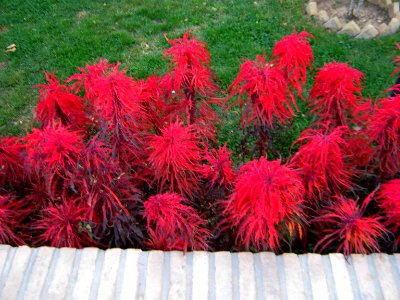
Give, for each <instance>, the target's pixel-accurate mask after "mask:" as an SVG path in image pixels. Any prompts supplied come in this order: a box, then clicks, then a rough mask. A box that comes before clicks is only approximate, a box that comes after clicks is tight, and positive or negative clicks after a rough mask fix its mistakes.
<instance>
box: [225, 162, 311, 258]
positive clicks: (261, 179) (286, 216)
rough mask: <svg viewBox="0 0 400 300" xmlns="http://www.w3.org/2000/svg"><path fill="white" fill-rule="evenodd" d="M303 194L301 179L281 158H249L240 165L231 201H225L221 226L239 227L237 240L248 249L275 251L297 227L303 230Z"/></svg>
mask: <svg viewBox="0 0 400 300" xmlns="http://www.w3.org/2000/svg"><path fill="white" fill-rule="evenodd" d="M303 195H304V187H303V184H302V182H301V178H300V177H299V176H298V174H297V172H296V171H294V170H292V169H291V168H289V167H287V166H284V165H281V162H280V160H275V161H267V160H266V158H265V157H261V158H260V159H259V160H253V161H250V162H248V163H247V164H246V165H244V166H243V167H241V168H240V170H239V174H238V177H237V180H236V186H235V189H234V192H233V194H232V195H231V196H230V197H229V200H228V201H223V202H222V203H223V206H224V211H223V214H224V215H225V220H224V221H223V222H222V227H228V226H233V227H237V228H238V233H237V236H236V242H237V243H238V244H239V245H240V246H241V247H244V248H245V249H250V247H254V248H255V249H256V250H257V251H260V250H267V249H271V250H273V251H275V250H277V249H278V248H279V247H280V240H283V239H285V238H287V240H289V239H290V238H291V237H292V236H293V235H294V233H295V230H296V229H297V230H298V231H299V232H300V234H301V233H302V230H301V225H300V224H301V220H302V219H303V212H302V208H301V205H302V203H303ZM278 227H279V228H280V229H279V230H278ZM285 235H288V236H285Z"/></svg>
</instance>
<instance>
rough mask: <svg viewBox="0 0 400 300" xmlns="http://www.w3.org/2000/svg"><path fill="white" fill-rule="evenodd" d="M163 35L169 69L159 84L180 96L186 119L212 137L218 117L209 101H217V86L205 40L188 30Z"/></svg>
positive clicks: (173, 94) (172, 94)
mask: <svg viewBox="0 0 400 300" xmlns="http://www.w3.org/2000/svg"><path fill="white" fill-rule="evenodd" d="M166 39H167V41H168V43H169V44H170V45H171V47H170V48H169V49H167V50H165V51H164V56H165V57H169V58H170V63H169V72H170V73H169V74H168V76H165V77H164V82H163V85H164V86H166V87H167V90H168V91H170V97H171V98H176V97H178V98H179V99H180V100H179V101H178V102H179V103H180V105H181V107H183V108H184V110H185V111H184V115H185V116H186V120H185V121H186V123H187V124H189V125H194V126H195V127H196V129H197V130H199V131H200V132H201V133H202V135H204V136H206V137H207V138H210V139H215V135H216V128H215V123H217V122H218V121H219V119H218V116H217V114H216V113H215V111H214V110H213V109H212V107H211V104H218V105H219V104H220V101H219V100H218V99H217V97H216V92H218V91H219V88H218V87H217V86H216V85H215V84H214V82H213V78H214V75H213V74H212V72H211V70H210V61H211V56H210V53H209V52H208V50H207V44H206V43H204V42H201V41H198V40H197V38H196V37H194V36H193V35H191V34H190V33H189V32H185V33H184V34H183V37H182V38H177V39H174V40H169V39H168V38H167V37H166Z"/></svg>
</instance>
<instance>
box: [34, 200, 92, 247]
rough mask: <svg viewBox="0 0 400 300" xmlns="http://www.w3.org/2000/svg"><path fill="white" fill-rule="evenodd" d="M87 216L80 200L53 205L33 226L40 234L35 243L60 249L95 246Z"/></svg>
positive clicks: (46, 209)
mask: <svg viewBox="0 0 400 300" xmlns="http://www.w3.org/2000/svg"><path fill="white" fill-rule="evenodd" d="M86 214H87V208H86V207H85V206H83V205H82V204H81V200H80V199H66V198H63V199H62V200H61V203H60V204H58V205H52V204H51V205H50V206H49V207H47V208H45V209H43V211H42V212H41V214H40V219H39V220H37V221H35V222H34V223H33V225H32V229H33V230H34V231H35V233H40V234H38V237H37V238H36V239H35V241H34V243H35V244H36V245H49V246H51V247H58V248H61V247H70V248H83V247H85V246H93V245H95V242H94V241H93V239H92V238H91V228H90V226H89V228H88V227H87V226H86V225H85V224H86V222H85V221H86Z"/></svg>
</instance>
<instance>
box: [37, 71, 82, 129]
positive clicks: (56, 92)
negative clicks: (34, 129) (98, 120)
mask: <svg viewBox="0 0 400 300" xmlns="http://www.w3.org/2000/svg"><path fill="white" fill-rule="evenodd" d="M46 80H47V81H48V84H38V85H36V86H35V87H37V88H40V90H39V102H38V105H37V107H36V119H37V120H38V121H39V122H40V125H41V128H45V127H47V126H53V125H54V123H55V122H60V123H61V124H63V125H64V126H71V127H72V128H74V129H83V128H84V127H85V126H86V125H88V124H89V119H88V117H87V115H86V113H85V107H84V105H83V101H82V99H81V98H80V97H78V96H77V95H75V94H73V93H72V89H71V88H70V87H69V86H66V85H63V84H60V83H59V81H58V80H57V78H56V77H55V76H54V74H51V73H46Z"/></svg>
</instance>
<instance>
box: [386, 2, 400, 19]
mask: <svg viewBox="0 0 400 300" xmlns="http://www.w3.org/2000/svg"><path fill="white" fill-rule="evenodd" d="M399 7H400V6H399V2H394V3H392V4H390V5H389V7H388V10H389V17H391V18H395V17H396V14H398V13H399V12H400V10H399Z"/></svg>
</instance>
